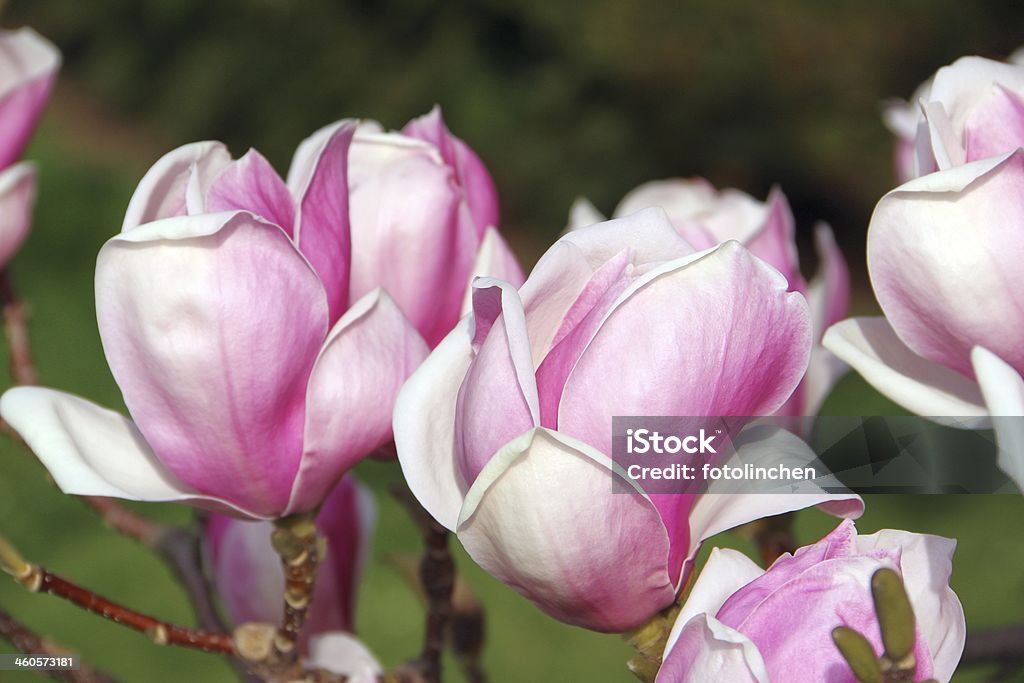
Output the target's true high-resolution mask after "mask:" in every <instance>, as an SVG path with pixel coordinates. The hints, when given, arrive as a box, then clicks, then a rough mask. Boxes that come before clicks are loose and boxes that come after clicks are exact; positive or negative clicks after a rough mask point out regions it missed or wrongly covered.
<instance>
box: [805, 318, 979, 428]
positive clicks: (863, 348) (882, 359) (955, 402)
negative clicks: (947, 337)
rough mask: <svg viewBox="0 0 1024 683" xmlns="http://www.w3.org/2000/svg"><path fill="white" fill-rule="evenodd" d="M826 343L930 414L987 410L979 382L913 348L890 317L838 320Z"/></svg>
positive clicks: (900, 399)
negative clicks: (909, 346)
mask: <svg viewBox="0 0 1024 683" xmlns="http://www.w3.org/2000/svg"><path fill="white" fill-rule="evenodd" d="M822 344H823V345H824V347H825V348H826V349H828V350H829V351H831V352H832V353H834V354H835V355H836V356H838V357H839V358H840V359H841V360H843V361H845V362H846V363H848V364H849V365H850V366H851V367H852V368H853V369H855V370H856V371H857V372H859V373H860V374H861V376H862V377H864V379H865V380H867V382H868V383H869V384H871V386H873V387H875V388H876V389H878V391H880V392H881V393H883V394H885V395H886V396H887V397H889V398H890V399H892V400H893V401H895V402H896V403H898V404H900V405H901V406H903V407H904V408H906V409H907V410H910V411H911V412H914V413H917V414H918V415H924V416H935V417H941V416H948V417H977V416H984V415H986V414H987V410H986V409H985V406H984V403H983V401H982V397H981V392H980V390H979V389H978V385H977V384H975V383H974V382H972V381H971V380H970V379H968V378H967V377H965V376H963V375H961V374H960V373H958V372H956V371H955V370H950V369H949V368H947V367H945V366H943V365H939V364H938V363H932V362H931V361H929V360H926V359H924V358H922V357H920V356H918V355H917V354H916V353H914V352H913V351H911V350H910V349H909V348H907V346H906V344H904V343H903V342H902V341H901V340H900V338H899V337H897V336H896V332H895V331H894V330H893V329H892V326H891V325H889V323H888V321H886V320H885V318H881V317H878V318H851V319H849V320H844V321H842V322H840V323H838V324H836V325H833V326H832V327H830V328H829V329H828V331H827V332H826V333H825V337H824V339H823V340H822Z"/></svg>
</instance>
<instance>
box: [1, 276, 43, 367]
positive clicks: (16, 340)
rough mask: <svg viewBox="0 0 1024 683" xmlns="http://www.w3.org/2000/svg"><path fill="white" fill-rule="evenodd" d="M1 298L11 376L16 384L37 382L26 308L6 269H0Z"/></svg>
mask: <svg viewBox="0 0 1024 683" xmlns="http://www.w3.org/2000/svg"><path fill="white" fill-rule="evenodd" d="M0 298H2V299H3V307H4V334H5V335H6V336H7V348H8V349H9V350H10V354H11V358H10V364H11V377H12V378H13V379H14V383H15V384H36V383H37V382H38V381H39V378H38V375H36V368H35V365H34V364H33V362H32V349H31V347H30V346H29V335H28V320H27V318H26V316H25V308H24V306H23V305H22V303H21V301H20V300H19V299H18V296H17V294H16V292H15V291H14V286H13V285H12V284H11V278H10V276H9V275H8V274H7V271H6V270H0Z"/></svg>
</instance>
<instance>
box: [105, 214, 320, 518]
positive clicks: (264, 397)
mask: <svg viewBox="0 0 1024 683" xmlns="http://www.w3.org/2000/svg"><path fill="white" fill-rule="evenodd" d="M96 309H97V317H98V320H99V327H100V336H101V338H102V341H103V346H104V350H105V351H106V355H107V360H108V362H109V363H110V367H111V370H112V372H113V374H114V379H115V380H117V383H118V385H119V386H120V388H121V391H122V392H123V394H124V398H125V403H126V405H127V406H128V409H129V411H130V412H131V414H132V416H133V417H134V418H135V420H136V422H137V424H138V426H139V430H140V431H141V432H142V433H143V434H144V435H145V437H146V441H147V442H148V443H149V444H150V445H151V446H152V447H153V450H154V452H155V453H156V454H157V455H158V457H159V458H160V460H161V461H162V462H163V464H164V465H166V466H167V468H168V469H170V470H171V471H172V472H174V473H175V475H177V476H178V477H179V478H181V479H182V480H183V481H184V482H186V483H188V484H189V485H191V486H193V487H195V488H196V489H197V490H198V491H200V492H202V493H206V494H211V495H217V496H221V497H223V498H225V499H227V500H230V501H232V502H234V503H235V504H236V505H238V506H240V507H243V508H245V509H248V510H251V511H253V512H255V513H256V514H260V515H273V514H275V513H280V512H282V511H283V510H284V509H285V505H286V504H287V502H288V496H289V492H290V490H291V487H292V480H293V479H294V477H295V474H296V471H297V470H298V467H299V458H300V455H301V452H302V425H303V421H304V405H305V392H306V384H307V380H308V378H309V373H310V371H311V369H312V367H313V362H314V360H315V358H316V354H317V351H318V350H319V348H320V346H321V344H322V342H323V339H324V337H325V336H326V328H327V307H326V301H325V298H324V293H323V288H322V286H321V285H320V282H319V281H318V279H317V278H316V274H315V273H314V272H313V271H312V269H311V268H310V267H309V265H308V264H307V263H306V261H305V260H304V259H303V258H302V256H301V254H299V253H298V251H297V250H296V249H295V247H294V245H293V244H292V243H291V241H290V240H289V239H288V236H287V235H286V234H285V233H284V231H282V230H281V229H280V228H279V227H277V226H274V225H271V224H268V223H264V222H262V221H260V220H259V219H257V218H255V217H253V216H252V215H251V214H248V213H234V214H227V213H222V214H206V215H204V216H198V217H179V218H171V219H165V220H161V221H157V222H154V223H150V224H147V225H146V226H141V227H138V228H135V229H132V230H130V231H128V232H126V233H122V234H121V235H120V236H118V237H115V238H114V239H112V240H110V241H109V242H108V243H107V244H106V245H105V246H104V247H103V249H102V250H101V252H100V255H99V259H98V262H97V267H96Z"/></svg>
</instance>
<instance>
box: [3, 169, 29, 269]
mask: <svg viewBox="0 0 1024 683" xmlns="http://www.w3.org/2000/svg"><path fill="white" fill-rule="evenodd" d="M35 201H36V169H35V166H33V165H32V164H29V163H26V162H22V163H20V164H15V165H14V166H11V167H10V168H8V169H6V170H4V171H0V268H4V267H5V266H6V265H7V263H8V262H9V261H10V260H11V259H12V258H13V257H14V255H15V254H16V253H17V252H18V249H20V248H21V245H22V243H23V242H24V241H25V238H26V237H28V233H29V230H30V229H31V227H32V207H33V206H34V205H35Z"/></svg>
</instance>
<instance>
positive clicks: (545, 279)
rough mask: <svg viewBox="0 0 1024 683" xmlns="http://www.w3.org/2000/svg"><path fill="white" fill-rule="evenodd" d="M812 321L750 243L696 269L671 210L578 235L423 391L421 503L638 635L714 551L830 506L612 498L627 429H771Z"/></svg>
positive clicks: (404, 424)
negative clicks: (615, 423)
mask: <svg viewBox="0 0 1024 683" xmlns="http://www.w3.org/2000/svg"><path fill="white" fill-rule="evenodd" d="M810 344H811V329H810V315H809V312H808V310H807V304H806V303H805V301H804V299H803V297H801V296H800V295H799V294H795V293H787V283H786V281H785V279H784V278H782V277H781V276H780V275H779V273H778V272H777V271H776V270H775V269H774V268H772V267H771V266H769V265H767V264H766V263H764V262H763V261H761V260H760V259H758V258H756V257H755V256H753V255H752V254H751V253H750V252H749V251H747V250H746V249H744V248H743V247H742V246H740V245H739V244H738V243H736V242H726V243H725V244H723V245H721V246H718V247H715V248H712V249H710V250H706V251H702V252H695V251H694V250H693V249H692V248H691V247H690V245H689V244H687V243H686V241H685V240H683V239H682V238H681V237H680V236H679V235H678V234H676V232H675V230H674V229H673V228H672V225H671V224H670V223H669V221H668V219H667V217H666V216H665V214H664V212H663V211H661V210H660V209H652V210H648V211H644V212H641V213H638V214H634V215H632V216H628V217H626V218H622V219H619V220H614V221H609V222H607V223H602V224H598V225H594V226H591V227H588V228H585V229H581V230H574V231H572V232H570V233H568V234H567V235H565V236H563V237H562V238H561V239H560V240H559V241H558V242H556V243H555V245H554V246H553V247H552V248H551V249H550V250H549V251H548V252H547V253H546V254H545V255H544V256H543V257H542V258H541V260H540V262H539V263H538V264H537V266H536V268H535V269H534V270H533V272H532V273H531V275H530V277H529V279H528V280H527V281H526V283H525V284H524V285H523V286H522V288H521V289H519V290H517V289H516V288H515V287H514V286H513V285H511V284H509V283H506V282H502V281H499V280H495V279H488V278H482V279H480V280H477V281H476V283H475V285H474V290H473V311H472V315H471V316H469V317H468V318H467V319H465V320H464V321H462V322H461V323H460V324H459V325H458V326H457V327H456V328H455V330H453V331H452V333H451V334H449V335H448V336H447V337H446V338H445V339H444V340H443V341H442V342H441V343H440V344H439V345H438V346H437V348H436V349H435V350H434V352H433V353H432V354H431V356H430V357H429V358H428V359H427V360H426V361H425V362H424V364H423V365H422V366H421V368H420V369H419V370H418V371H417V372H416V373H415V374H414V375H413V376H412V377H411V378H410V379H409V381H408V383H407V384H406V385H405V387H404V388H403V390H402V392H401V393H400V395H399V398H398V401H397V403H396V406H395V422H394V427H395V429H394V431H395V442H396V446H397V448H398V457H399V461H400V462H401V465H402V470H403V472H404V474H405V477H406V480H407V481H408V483H409V486H410V488H411V489H412V491H413V493H414V494H415V495H416V497H417V498H418V499H419V501H420V503H421V504H422V505H423V506H424V507H425V508H426V509H427V511H428V512H430V513H431V514H432V515H433V516H434V518H435V519H437V521H438V522H440V523H441V524H442V525H444V526H445V527H446V528H448V529H450V530H452V531H454V532H456V533H457V535H458V537H459V539H460V541H461V542H462V544H463V545H464V546H465V548H466V550H467V551H468V552H469V554H470V555H471V556H472V557H473V559H474V560H475V561H476V562H477V563H478V564H480V565H481V566H482V567H483V568H484V569H486V570H487V571H488V572H490V573H491V574H493V575H494V576H496V577H497V578H499V579H501V580H502V581H504V582H506V583H507V584H509V585H510V586H512V587H513V588H515V589H516V590H518V591H519V592H520V593H522V594H523V595H525V596H526V597H528V598H529V599H531V600H532V601H533V602H535V603H536V604H537V605H538V606H539V607H540V608H541V609H543V610H544V611H546V612H547V613H548V614H551V615H552V616H554V617H556V618H558V619H561V620H563V621H566V622H569V623H571V624H577V625H580V626H584V627H587V628H591V629H595V630H600V631H624V630H628V629H631V628H634V627H636V626H638V625H640V624H642V623H643V622H645V621H646V620H648V619H649V618H650V617H651V616H653V615H654V614H655V613H656V612H657V611H658V610H660V609H662V608H664V607H665V606H667V605H669V604H671V603H672V601H673V600H674V599H675V595H676V593H677V591H678V589H679V586H680V585H681V583H682V582H683V581H684V579H685V576H686V573H687V569H686V566H687V565H688V563H689V562H690V561H691V560H692V558H693V556H694V554H695V552H696V550H697V548H698V547H699V545H700V542H701V541H702V540H704V539H705V538H707V537H709V536H710V535H712V534H715V533H718V532H720V531H722V530H724V529H727V528H731V527H733V526H737V525H739V524H742V523H745V522H747V521H750V520H752V519H757V518H760V517H763V516H766V515H770V514H776V513H781V512H784V511H788V510H793V509H797V508H802V507H807V506H810V505H814V504H816V503H820V502H823V501H831V503H832V506H833V507H832V510H833V511H834V512H841V513H845V514H855V513H856V512H858V511H859V507H860V503H859V500H857V499H851V498H843V497H840V496H835V497H830V496H827V495H825V494H823V493H821V492H820V491H819V492H818V494H799V495H763V494H751V495H734V496H728V495H715V496H695V495H658V496H654V495H652V496H647V495H629V494H620V495H613V494H612V488H613V486H612V482H613V476H618V475H613V469H612V462H611V459H610V454H611V453H612V448H611V438H612V437H611V434H612V428H611V427H612V423H611V418H612V416H613V415H766V414H769V413H772V412H773V411H775V410H778V409H779V407H780V406H782V404H783V403H784V402H785V401H786V400H787V399H788V398H789V396H790V394H791V393H792V392H793V390H794V388H795V387H796V386H797V384H798V383H799V381H800V378H801V377H802V376H803V374H804V370H805V369H806V367H807V359H808V356H809V354H810Z"/></svg>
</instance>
